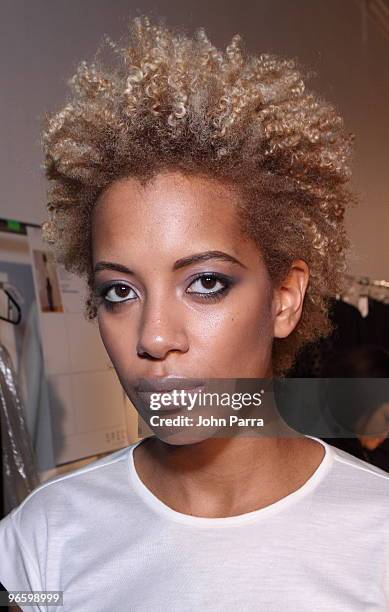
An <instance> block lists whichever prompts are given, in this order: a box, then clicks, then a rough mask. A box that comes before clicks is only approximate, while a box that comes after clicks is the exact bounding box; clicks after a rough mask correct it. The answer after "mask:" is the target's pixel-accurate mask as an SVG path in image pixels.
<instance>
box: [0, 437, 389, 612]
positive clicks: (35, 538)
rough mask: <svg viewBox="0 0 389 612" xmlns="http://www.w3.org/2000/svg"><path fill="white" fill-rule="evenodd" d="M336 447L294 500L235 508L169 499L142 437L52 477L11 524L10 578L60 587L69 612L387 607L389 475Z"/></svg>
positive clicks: (2, 548) (5, 531)
mask: <svg viewBox="0 0 389 612" xmlns="http://www.w3.org/2000/svg"><path fill="white" fill-rule="evenodd" d="M309 437H311V438H312V439H314V440H317V441H319V442H320V443H321V444H323V445H324V446H325V450H326V453H325V456H324V458H323V460H322V462H321V464H320V465H319V467H318V468H317V469H316V471H315V472H314V474H313V475H312V476H311V477H310V478H309V479H308V480H307V481H306V482H305V484H304V485H303V486H302V487H300V488H299V489H298V490H297V491H294V492H293V493H291V494H289V495H287V496H286V497H284V498H283V499H281V500H279V501H277V502H275V503H273V504H271V505H269V506H266V507H265V508H261V509H259V510H256V511H254V512H248V513H246V514H241V515H238V516H231V517H227V518H205V517H196V516H190V515H186V514H182V513H180V512H176V511H175V510H172V509H171V508H169V507H168V506H167V505H165V504H164V503H163V502H162V501H160V500H159V499H158V498H157V497H155V495H153V494H152V493H151V491H150V490H149V489H147V488H146V486H145V485H144V484H143V482H142V481H141V480H140V478H139V476H138V474H137V472H136V470H135V468H134V461H133V450H134V448H135V447H136V446H137V444H139V443H140V442H138V443H137V444H132V445H131V446H128V447H127V448H124V449H121V450H119V451H116V452H114V453H112V454H110V455H108V456H106V457H104V458H102V459H99V460H97V461H95V462H93V463H91V464H89V465H88V466H86V467H83V468H81V469H79V470H77V471H75V472H73V473H71V474H66V475H62V476H60V477H56V478H54V479H53V480H51V481H48V482H46V483H43V484H42V485H40V486H39V487H38V488H37V489H35V490H34V491H33V492H32V493H30V495H29V496H28V497H27V498H26V499H25V500H24V501H23V503H22V504H20V505H19V506H18V507H17V508H15V509H14V510H13V511H12V512H11V513H10V514H8V516H6V517H5V518H4V519H3V520H2V521H0V553H1V554H0V582H2V583H3V585H4V586H5V588H6V589H8V590H9V591H10V590H23V591H33V590H35V591H42V590H54V591H56V590H59V591H63V593H64V595H63V604H64V605H63V606H50V607H48V608H46V607H45V606H44V605H35V607H23V605H21V608H22V609H23V610H46V609H47V610H49V611H50V610H51V611H52V612H54V611H63V612H108V611H109V612H122V611H124V610H126V611H127V610H129V611H134V612H135V611H142V612H160V611H161V612H195V611H196V612H199V611H203V610H207V611H212V612H253V611H255V612H257V611H258V610H260V611H264V612H281V611H282V612H284V611H285V610H288V611H291V612H297V611H298V612H305V611H306V612H312V610H315V612H334V611H336V612H362V611H363V612H373V611H374V612H378V611H380V612H383V611H384V610H386V611H387V610H389V474H387V473H386V472H384V471H383V470H380V469H379V468H376V467H373V466H371V465H369V464H368V463H366V462H365V461H362V460H360V459H356V458H354V457H353V456H352V455H350V454H349V453H346V452H344V451H341V450H339V449H337V448H335V447H334V446H332V445H329V444H327V443H325V442H323V441H321V440H319V439H318V438H314V437H313V436H309Z"/></svg>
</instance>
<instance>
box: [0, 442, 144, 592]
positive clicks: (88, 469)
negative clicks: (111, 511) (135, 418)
mask: <svg viewBox="0 0 389 612" xmlns="http://www.w3.org/2000/svg"><path fill="white" fill-rule="evenodd" d="M133 446H136V444H132V445H130V446H127V447H125V448H123V449H120V450H118V451H115V452H114V453H111V454H109V455H106V456H105V457H102V458H101V459H98V460H96V461H93V462H92V463H90V464H88V465H87V466H84V467H82V468H79V469H78V470H75V471H73V472H71V473H67V474H63V475H60V476H56V477H55V478H52V479H50V480H48V481H46V482H44V483H42V484H41V485H39V486H38V487H36V488H35V489H34V490H33V491H32V492H31V493H30V494H29V495H28V496H27V497H26V498H25V499H24V500H23V502H22V503H21V504H19V506H17V507H16V508H14V509H13V510H12V511H11V512H10V513H9V514H8V515H7V516H5V517H4V518H3V519H2V520H0V550H1V551H2V554H1V555H0V581H1V582H2V583H3V584H4V585H5V587H6V588H7V589H8V590H42V584H43V582H44V581H43V578H42V577H43V576H44V575H45V570H44V564H45V560H46V559H47V551H48V548H49V546H50V545H52V540H53V539H54V540H56V541H57V539H60V538H62V539H63V540H66V538H68V537H70V536H71V535H72V534H74V533H76V531H77V529H78V525H81V526H82V525H85V524H88V523H89V522H90V521H91V520H92V519H93V518H94V517H95V518H96V520H99V519H98V517H99V509H100V508H101V512H102V513H103V512H105V513H106V514H107V508H105V507H104V501H105V500H108V501H110V502H111V503H115V500H116V498H117V495H118V494H120V493H121V494H124V493H123V491H125V489H126V483H127V473H128V467H127V460H128V455H129V451H130V449H131V448H132V447H133ZM3 553H5V554H3ZM5 559H7V562H5ZM3 561H4V563H3ZM21 587H23V588H21Z"/></svg>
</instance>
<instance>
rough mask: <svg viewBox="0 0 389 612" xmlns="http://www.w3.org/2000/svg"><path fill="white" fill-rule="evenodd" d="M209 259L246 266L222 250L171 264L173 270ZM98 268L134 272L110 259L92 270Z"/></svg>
mask: <svg viewBox="0 0 389 612" xmlns="http://www.w3.org/2000/svg"><path fill="white" fill-rule="evenodd" d="M210 259H218V260H220V261H227V262H229V263H233V264H237V265H238V266H241V267H242V268H247V266H245V265H244V264H243V263H242V262H241V261H239V260H238V259H236V258H235V257H233V256H232V255H228V253H224V252H223V251H206V252H205V253H196V254H195V255H188V257H182V258H181V259H177V261H176V262H175V263H174V265H173V270H179V269H180V268H185V267H186V266H190V265H191V264H193V263H198V262H202V261H209V260H210ZM99 270H115V271H116V272H123V273H124V274H134V273H133V271H132V270H130V269H129V268H127V266H124V265H123V264H120V263H114V262H111V261H99V262H98V263H97V264H96V265H95V267H94V272H95V273H96V272H99Z"/></svg>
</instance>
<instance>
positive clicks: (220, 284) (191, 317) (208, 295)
mask: <svg viewBox="0 0 389 612" xmlns="http://www.w3.org/2000/svg"><path fill="white" fill-rule="evenodd" d="M236 198H237V195H235V194H234V192H233V191H232V190H230V189H229V188H228V187H227V186H226V185H224V184H222V183H220V182H217V181H215V180H211V179H207V178H204V177H193V176H190V177H189V176H185V175H183V174H181V173H179V172H165V173H161V174H159V175H157V176H156V177H155V178H154V179H153V180H152V181H151V182H149V183H147V184H146V186H142V185H141V184H140V182H138V181H137V180H136V179H135V178H129V179H124V180H120V181H117V182H115V183H113V184H112V185H111V186H110V187H109V188H107V189H106V190H105V192H103V194H102V195H101V196H100V198H99V200H98V202H97V203H96V206H95V208H94V212H93V218H92V246H93V264H94V268H95V276H94V287H95V291H96V292H97V293H98V294H99V295H101V296H102V301H101V302H100V304H99V306H98V311H97V313H98V314H97V318H98V324H99V329H100V333H101V338H102V341H103V343H104V345H105V347H106V350H107V352H108V354H109V357H110V359H111V361H112V363H113V365H114V367H115V370H116V372H117V374H118V377H119V380H120V382H121V384H122V386H123V388H124V389H125V391H126V393H127V395H128V396H129V397H130V399H131V400H132V401H133V403H134V404H135V405H136V398H135V395H134V389H136V387H137V384H138V382H139V380H140V379H145V378H156V377H158V378H159V377H166V376H174V377H177V378H202V379H203V378H207V379H209V378H220V379H223V378H224V379H230V378H266V377H269V376H271V374H272V370H271V350H272V342H273V338H274V336H275V335H280V336H282V335H288V333H290V331H291V330H292V329H293V327H294V326H295V325H296V323H297V320H298V318H299V315H300V311H299V307H300V306H301V305H302V304H301V305H300V304H298V302H299V300H298V294H299V293H300V294H301V292H302V296H301V295H300V297H301V298H302V299H303V294H304V290H305V286H304V278H305V277H304V276H303V282H301V278H302V277H301V275H300V276H299V275H297V276H296V280H295V281H293V280H292V283H291V286H290V287H289V291H288V288H286V290H285V291H283V292H282V291H280V292H274V291H273V289H272V286H271V283H270V279H269V276H268V273H267V269H266V267H265V265H264V263H263V260H262V258H261V254H260V252H259V250H258V247H257V246H256V244H255V243H254V241H252V240H251V239H249V238H247V237H246V236H245V235H243V233H242V232H241V230H240V227H239V223H238V219H237V217H236V211H237V200H236ZM302 263H304V262H302ZM300 271H301V268H300ZM299 279H300V280H299ZM284 289H285V288H284ZM299 289H300V292H299ZM302 299H301V301H302ZM288 308H289V310H290V312H289V315H290V317H289V319H288V317H287V316H286V314H282V312H283V311H285V312H286V311H287V310H288ZM292 311H293V313H294V315H295V316H294V318H293V316H292V314H293V313H292ZM288 325H289V327H288ZM161 380H162V379H161ZM134 399H135V401H134Z"/></svg>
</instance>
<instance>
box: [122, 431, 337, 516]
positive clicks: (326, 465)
mask: <svg viewBox="0 0 389 612" xmlns="http://www.w3.org/2000/svg"><path fill="white" fill-rule="evenodd" d="M305 437H306V438H310V439H311V440H316V441H317V442H319V443H320V444H321V445H322V446H323V447H324V450H325V454H324V457H323V459H322V460H321V462H320V464H319V465H318V467H317V468H316V470H315V471H314V472H313V474H312V475H311V476H310V477H309V478H308V480H307V481H306V482H305V483H304V484H303V485H302V486H301V487H299V488H298V489H296V491H292V493H289V494H288V495H286V496H285V497H283V498H282V499H279V500H278V501H276V502H273V503H272V504H269V505H268V506H265V507H264V508H259V509H258V510H253V511H251V512H246V513H244V514H237V515H234V516H227V517H215V518H212V517H205V516H192V515H190V514H184V513H182V512H178V511H177V510H173V508H170V506H168V505H167V504H165V503H164V502H163V501H162V500H160V499H159V498H158V497H156V495H154V493H152V492H151V491H150V489H148V488H147V487H146V485H145V484H144V482H143V481H142V480H141V478H140V477H139V475H138V472H137V471H136V468H135V462H134V450H135V448H136V447H137V446H139V445H140V444H141V443H142V442H143V441H144V440H145V438H142V439H141V440H139V441H138V442H136V443H135V444H133V445H132V446H130V447H129V453H128V475H129V479H130V484H131V485H132V488H133V490H134V491H135V492H136V493H137V495H138V496H139V497H140V498H141V499H142V500H143V501H144V502H145V503H146V505H147V506H149V507H150V508H151V509H152V510H154V512H156V513H158V514H160V515H162V516H164V517H165V518H166V519H169V520H172V521H176V522H180V523H185V524H187V525H192V526H197V527H231V526H234V525H235V526H236V525H243V524H247V523H252V522H256V521H258V520H261V519H263V518H266V517H269V516H272V515H273V514H276V513H278V512H280V511H281V510H283V509H286V508H288V507H289V506H291V505H292V504H294V503H296V502H297V501H298V500H300V499H302V498H303V497H305V496H306V495H307V494H308V493H310V492H311V491H312V490H313V489H314V488H316V487H317V486H318V484H319V483H320V482H321V481H322V480H323V478H324V477H325V476H326V474H327V473H328V471H329V469H330V467H331V465H332V463H333V458H334V457H333V451H332V447H331V446H330V445H329V444H327V442H324V441H323V440H321V439H320V438H316V437H314V436H305Z"/></svg>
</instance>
